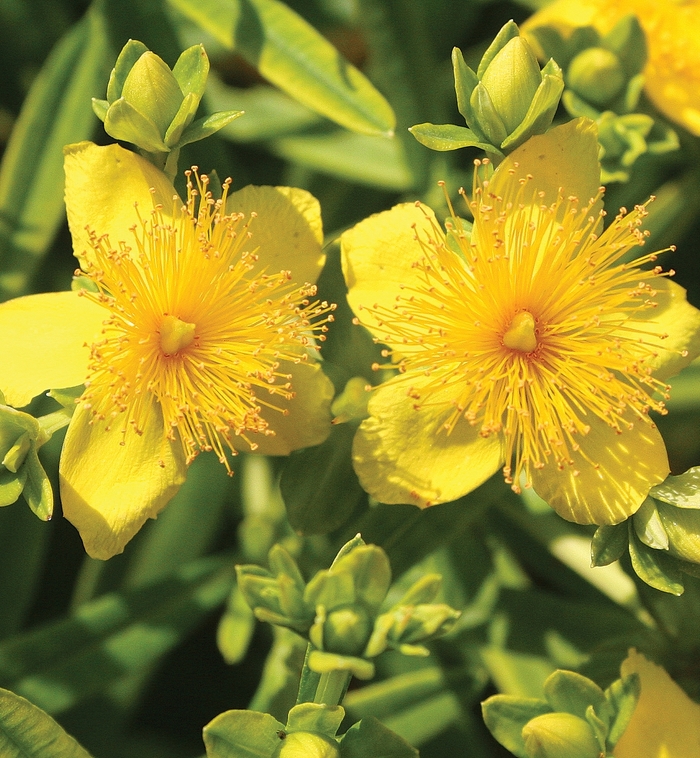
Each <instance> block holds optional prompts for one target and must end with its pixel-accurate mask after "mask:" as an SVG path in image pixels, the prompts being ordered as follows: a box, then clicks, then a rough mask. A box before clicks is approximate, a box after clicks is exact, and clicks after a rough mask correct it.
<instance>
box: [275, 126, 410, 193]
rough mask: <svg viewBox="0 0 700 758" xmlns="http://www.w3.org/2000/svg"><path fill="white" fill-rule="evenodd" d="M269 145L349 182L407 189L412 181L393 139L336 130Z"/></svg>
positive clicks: (290, 157)
mask: <svg viewBox="0 0 700 758" xmlns="http://www.w3.org/2000/svg"><path fill="white" fill-rule="evenodd" d="M270 148H271V150H272V152H274V153H275V154H276V155H278V156H280V157H281V158H284V159H285V160H288V161H292V162H294V163H300V164H301V165H303V166H307V167H308V168H311V169H314V170H315V171H320V172H322V173H324V174H330V175H332V176H338V177H340V178H341V179H345V180H347V181H350V182H357V183H360V184H368V185H370V186H373V187H380V188H383V189H388V190H408V189H410V188H411V186H412V184H413V178H412V175H411V171H410V169H409V167H408V164H407V161H406V157H405V156H404V153H403V149H402V145H401V143H400V142H399V141H398V140H396V139H387V138H386V137H382V136H373V135H367V134H354V133H352V132H347V131H345V130H340V129H336V130H334V131H332V132H321V133H316V134H298V135H290V136H288V137H282V138H280V139H276V140H275V141H274V142H272V144H271V145H270Z"/></svg>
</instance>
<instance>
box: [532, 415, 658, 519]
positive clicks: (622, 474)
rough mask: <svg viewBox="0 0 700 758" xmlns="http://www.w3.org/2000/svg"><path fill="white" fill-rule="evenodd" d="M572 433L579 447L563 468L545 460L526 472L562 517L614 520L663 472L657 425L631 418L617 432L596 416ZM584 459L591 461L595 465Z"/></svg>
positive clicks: (640, 498) (640, 499)
mask: <svg viewBox="0 0 700 758" xmlns="http://www.w3.org/2000/svg"><path fill="white" fill-rule="evenodd" d="M588 423H589V424H590V427H591V430H590V432H589V433H588V434H587V435H586V436H585V437H580V438H578V442H579V444H580V448H581V449H580V451H578V452H573V453H572V454H571V457H572V459H573V464H572V465H570V466H567V467H566V468H565V469H564V470H563V471H560V470H559V469H557V467H556V466H554V465H547V466H545V467H544V468H542V469H539V470H537V469H535V470H534V471H533V472H532V486H533V488H534V490H535V492H537V494H538V495H539V496H540V497H541V498H542V499H543V500H545V501H546V502H547V503H549V505H550V506H551V507H552V508H554V510H555V511H556V512H557V513H558V514H559V515H560V516H561V517H562V518H565V519H567V521H574V522H576V523H577V524H617V523H619V522H620V521H624V520H625V519H626V518H628V517H629V516H631V515H632V514H633V513H635V511H636V510H637V509H638V508H639V506H640V505H641V504H642V502H643V501H644V498H645V497H646V496H647V494H648V493H649V490H650V489H651V488H652V487H653V486H654V485H655V484H659V483H660V482H662V481H663V480H664V479H665V478H666V477H667V476H668V474H669V466H668V456H667V454H666V447H665V446H664V441H663V439H662V438H661V434H659V431H658V429H657V428H656V427H655V426H652V425H651V424H647V423H644V422H643V421H637V422H636V423H635V424H634V426H633V427H632V429H629V430H627V429H625V430H624V431H623V432H622V433H621V434H618V433H617V432H616V431H615V430H614V429H612V428H611V427H609V426H608V425H607V424H606V423H604V422H603V421H601V420H600V419H593V420H590V421H588ZM589 461H594V462H595V464H596V465H595V466H593V465H591V463H590V462H589Z"/></svg>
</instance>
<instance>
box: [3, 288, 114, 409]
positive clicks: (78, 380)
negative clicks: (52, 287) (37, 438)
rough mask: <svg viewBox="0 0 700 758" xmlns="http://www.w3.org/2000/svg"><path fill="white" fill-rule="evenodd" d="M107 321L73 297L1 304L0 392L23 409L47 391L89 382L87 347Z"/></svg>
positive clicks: (40, 297) (61, 295)
mask: <svg viewBox="0 0 700 758" xmlns="http://www.w3.org/2000/svg"><path fill="white" fill-rule="evenodd" d="M106 317H107V312H106V311H105V309H104V308H102V307H100V306H99V305H96V304H95V303H93V302H91V301H90V300H88V299H87V298H86V297H79V296H78V293H77V292H48V293H46V294H43V295H29V296H27V297H18V298H16V299H15V300H8V301H7V302H6V303H1V304H0V355H2V356H3V359H2V361H0V390H2V392H3V393H4V395H5V400H6V402H7V403H8V404H9V405H14V406H17V407H18V408H21V407H22V406H24V405H26V404H27V403H28V402H29V401H30V400H31V399H32V398H33V397H34V396H36V395H38V394H39V393H40V392H43V391H44V390H47V389H58V388H61V387H75V386H76V385H78V384H82V383H83V382H84V381H85V379H86V377H87V364H88V359H89V357H90V349H89V348H90V345H91V344H92V343H93V342H94V341H95V339H96V338H97V337H98V336H99V334H100V331H101V330H102V323H103V321H104V320H105V318H106Z"/></svg>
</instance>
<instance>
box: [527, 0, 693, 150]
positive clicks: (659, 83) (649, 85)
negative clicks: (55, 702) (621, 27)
mask: <svg viewBox="0 0 700 758" xmlns="http://www.w3.org/2000/svg"><path fill="white" fill-rule="evenodd" d="M629 13H634V14H635V15H636V16H637V18H638V19H639V22H640V24H641V25H642V28H643V29H644V32H645V33H646V35H647V45H648V52H649V59H648V62H647V66H646V68H645V70H644V75H645V79H646V80H645V91H646V93H647V95H648V96H649V98H650V100H652V102H653V103H654V104H655V105H656V107H657V108H658V109H659V110H660V111H661V112H662V113H663V114H664V115H665V116H666V117H667V118H669V119H671V121H675V122H676V123H678V124H682V125H683V126H684V127H685V128H686V129H688V131H689V132H691V133H692V134H695V135H696V136H700V0H665V2H658V0H557V1H556V2H554V3H552V4H551V5H548V6H546V7H545V8H543V9H542V10H541V11H538V12H537V13H535V15H534V16H532V17H531V18H530V19H529V20H528V21H527V22H526V23H525V24H524V25H523V32H524V33H525V34H526V33H527V31H528V30H530V29H534V28H536V27H538V26H546V25H548V26H554V27H555V28H557V29H558V30H559V31H560V32H561V33H562V34H564V35H569V34H571V32H572V31H573V30H574V29H576V28H577V27H580V26H594V27H595V28H596V29H598V31H600V32H601V33H606V32H608V31H610V29H612V27H613V26H614V25H615V24H616V23H617V22H618V21H619V20H620V19H621V18H623V17H624V16H626V15H627V14H629Z"/></svg>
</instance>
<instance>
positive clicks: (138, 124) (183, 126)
mask: <svg viewBox="0 0 700 758" xmlns="http://www.w3.org/2000/svg"><path fill="white" fill-rule="evenodd" d="M208 74H209V58H208V57H207V54H206V52H205V50H204V48H203V47H202V45H193V46H192V47H190V48H188V49H187V50H185V51H184V52H183V53H182V55H180V57H179V58H178V60H177V63H176V64H175V66H174V67H173V69H172V70H171V69H170V68H169V66H168V65H167V64H166V63H165V62H164V61H163V60H162V59H161V58H159V57H158V56H157V55H156V54H155V53H152V52H151V51H150V50H149V49H148V48H147V47H146V46H145V45H144V44H143V43H142V42H138V41H137V40H129V42H127V44H126V45H125V46H124V48H123V49H122V51H121V53H120V54H119V57H118V58H117V62H116V63H115V66H114V69H113V70H112V73H111V75H110V78H109V84H108V85H107V99H106V100H96V99H94V100H93V110H94V112H95V114H96V115H97V116H98V118H99V119H100V120H101V121H103V122H104V125H105V131H106V132H107V133H108V134H109V135H110V136H112V137H114V138H115V139H118V140H123V141H124V142H131V143H132V144H134V145H136V146H137V147H138V148H139V149H140V151H141V153H142V154H143V155H144V156H145V157H146V158H148V159H149V160H151V161H152V162H153V163H155V164H156V165H157V166H158V167H159V168H165V169H166V173H168V174H169V175H171V176H173V175H174V173H175V170H176V165H175V164H176V162H177V154H178V151H179V150H180V148H181V147H183V146H184V145H187V144H189V143H190V142H196V141H198V140H201V139H204V138H205V137H208V136H209V135H211V134H214V133H215V132H217V131H218V130H219V129H221V128H222V127H224V126H226V124H228V123H230V122H231V121H233V120H234V119H235V118H238V116H240V115H241V114H242V111H226V112H220V113H215V114H213V115H211V116H207V117H204V118H200V119H198V120H197V121H194V117H195V115H196V113H197V109H198V108H199V104H200V102H201V99H202V96H203V95H204V90H205V88H206V82H207V76H208Z"/></svg>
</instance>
